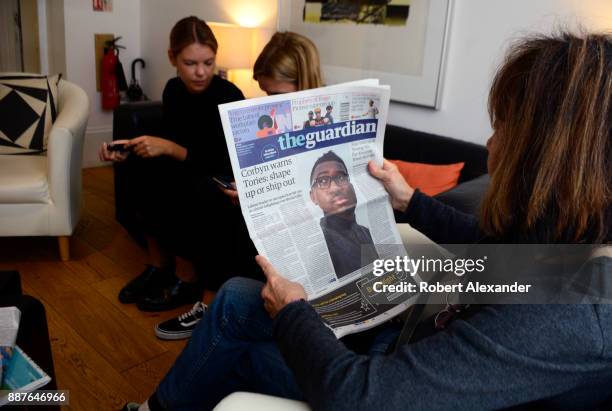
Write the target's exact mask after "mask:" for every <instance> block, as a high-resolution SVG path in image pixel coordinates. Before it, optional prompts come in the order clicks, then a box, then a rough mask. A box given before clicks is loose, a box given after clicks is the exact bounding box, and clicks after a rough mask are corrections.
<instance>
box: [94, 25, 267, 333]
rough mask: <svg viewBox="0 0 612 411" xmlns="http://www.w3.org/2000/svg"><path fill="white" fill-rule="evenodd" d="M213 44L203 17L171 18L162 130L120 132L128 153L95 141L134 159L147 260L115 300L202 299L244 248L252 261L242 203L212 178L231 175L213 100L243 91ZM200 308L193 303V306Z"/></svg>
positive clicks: (141, 304) (160, 303) (105, 154)
mask: <svg viewBox="0 0 612 411" xmlns="http://www.w3.org/2000/svg"><path fill="white" fill-rule="evenodd" d="M216 53H217V41H216V39H215V36H214V34H213V32H212V31H211V29H210V28H209V27H208V25H207V24H206V23H205V22H204V21H203V20H201V19H199V18H197V17H193V16H192V17H187V18H184V19H182V20H180V21H179V22H177V23H176V25H175V26H174V27H173V29H172V31H171V33H170V47H169V49H168V58H169V59H170V62H171V64H172V65H173V66H174V67H175V68H176V72H177V77H175V78H172V79H170V80H169V81H168V83H167V84H166V87H165V88H164V92H163V98H162V100H163V115H164V118H163V120H164V128H165V130H164V136H163V137H162V136H148V135H144V136H140V137H136V138H133V139H131V140H125V141H120V142H125V145H126V148H127V150H128V151H127V152H126V153H122V152H117V151H109V150H108V146H107V145H106V144H104V145H103V146H102V147H101V148H100V158H101V159H102V160H106V161H122V160H125V159H127V157H128V156H129V157H130V161H131V162H133V163H132V164H131V167H130V170H133V172H132V173H131V175H130V181H129V185H130V189H131V193H130V194H131V195H132V197H133V201H135V202H136V203H137V206H136V209H137V210H138V217H139V220H140V222H141V225H142V228H143V229H144V230H145V234H146V240H147V250H148V254H149V257H150V264H149V265H148V266H147V267H146V269H145V270H144V272H143V273H142V274H140V275H139V276H137V277H136V278H134V279H133V280H132V281H130V282H129V283H128V284H127V285H126V286H125V287H123V289H122V290H121V291H120V293H119V300H120V301H121V302H123V303H133V302H136V303H138V308H140V309H141V310H144V311H163V310H168V309H172V308H175V307H177V306H179V305H181V304H185V303H193V302H196V301H199V300H200V298H201V287H204V288H205V289H209V290H215V289H217V288H218V287H219V286H220V285H221V284H222V283H223V282H224V281H225V279H227V275H228V274H231V273H237V272H240V271H241V270H243V269H244V266H241V265H240V258H241V257H243V258H242V260H243V261H245V265H246V266H249V263H248V262H246V261H248V260H249V259H252V257H253V255H254V253H255V248H254V247H253V245H252V243H251V241H250V239H249V237H248V233H247V231H246V227H245V225H244V222H243V219H242V215H241V213H240V210H239V208H238V207H236V206H234V205H233V204H232V203H231V201H230V199H229V198H228V197H227V196H226V195H224V194H223V193H222V192H221V191H220V190H219V187H218V186H217V185H216V183H214V182H213V181H212V177H229V178H231V176H232V169H231V164H230V160H229V155H228V152H227V148H226V144H225V138H224V134H223V129H222V126H221V120H220V117H219V112H218V109H217V106H218V105H219V104H223V103H228V102H232V101H237V100H241V99H244V96H243V94H242V92H241V91H240V90H239V89H238V88H237V87H236V86H234V85H233V84H232V83H230V82H228V81H226V80H224V79H222V78H220V77H219V76H217V75H215V74H214V71H215V57H216ZM115 143H117V142H115ZM230 181H231V180H230ZM177 257H182V258H177ZM195 272H197V276H194V273H195ZM175 273H176V275H175ZM177 276H178V277H177ZM196 280H197V281H196ZM202 310H203V305H201V304H199V303H198V304H196V306H194V311H193V313H190V314H192V315H195V316H199V315H200V314H201V312H202ZM183 323H185V324H188V326H184V327H182V326H181V324H180V323H178V322H177V324H175V325H176V327H177V328H176V329H174V330H169V332H168V333H165V334H164V333H161V335H160V333H159V332H158V336H159V337H161V338H172V339H175V338H185V337H188V336H189V335H190V332H191V328H190V327H191V326H190V325H189V324H191V323H192V322H190V321H183ZM193 324H195V322H193ZM156 331H159V330H156Z"/></svg>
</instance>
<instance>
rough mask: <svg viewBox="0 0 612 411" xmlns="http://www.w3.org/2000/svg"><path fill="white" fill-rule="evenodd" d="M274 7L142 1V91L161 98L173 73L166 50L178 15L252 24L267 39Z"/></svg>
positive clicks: (262, 0) (211, 0)
mask: <svg viewBox="0 0 612 411" xmlns="http://www.w3.org/2000/svg"><path fill="white" fill-rule="evenodd" d="M116 1H117V0H116ZM276 8H277V0H257V1H255V0H175V1H168V0H144V1H142V3H141V39H142V57H143V58H144V59H145V61H146V63H147V67H146V69H145V70H143V71H142V75H141V78H142V86H143V90H144V92H145V93H146V94H147V95H148V96H149V98H151V99H153V100H158V99H161V94H162V91H163V89H164V85H165V84H166V82H167V81H168V79H170V78H171V77H173V76H175V75H176V74H175V71H174V69H173V67H172V66H171V65H170V62H169V61H168V55H167V52H166V51H167V49H168V36H169V34H170V30H171V29H172V26H174V24H175V23H176V22H177V21H178V20H180V19H181V18H183V17H187V16H191V15H194V16H197V17H199V18H201V19H204V20H205V21H214V22H221V23H234V24H250V23H252V24H255V25H257V27H260V28H262V29H263V31H265V32H268V36H267V38H269V37H270V36H271V35H272V33H273V32H274V31H275V29H276ZM249 19H251V20H249ZM267 38H266V39H265V41H264V44H265V42H267Z"/></svg>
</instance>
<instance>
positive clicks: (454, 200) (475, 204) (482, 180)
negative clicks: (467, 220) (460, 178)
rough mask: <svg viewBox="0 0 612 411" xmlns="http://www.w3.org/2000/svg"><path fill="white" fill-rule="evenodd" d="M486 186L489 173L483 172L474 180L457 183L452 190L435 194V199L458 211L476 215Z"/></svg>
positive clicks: (478, 212) (487, 185)
mask: <svg viewBox="0 0 612 411" xmlns="http://www.w3.org/2000/svg"><path fill="white" fill-rule="evenodd" d="M488 187H489V175H488V174H483V175H482V176H480V177H478V178H475V179H474V180H470V181H467V182H465V183H463V184H459V185H458V186H457V187H455V188H453V189H452V190H449V191H446V192H444V193H441V194H439V195H437V196H436V199H438V200H440V201H442V202H443V203H445V204H448V205H450V206H452V207H454V208H456V209H457V210H459V211H463V212H464V213H469V214H472V215H475V216H478V215H479V214H480V203H481V201H482V197H483V196H484V193H485V191H487V188H488Z"/></svg>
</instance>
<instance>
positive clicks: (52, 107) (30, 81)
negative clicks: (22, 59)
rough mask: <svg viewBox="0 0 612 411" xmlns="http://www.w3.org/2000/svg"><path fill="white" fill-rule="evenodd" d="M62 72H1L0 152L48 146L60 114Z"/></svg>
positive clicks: (28, 151) (29, 151) (38, 149)
mask: <svg viewBox="0 0 612 411" xmlns="http://www.w3.org/2000/svg"><path fill="white" fill-rule="evenodd" d="M60 77H61V76H60V75H56V76H52V77H47V76H36V75H31V74H23V73H14V74H13V73H11V74H2V75H0V154H32V153H41V152H43V151H45V150H46V149H47V138H48V136H49V131H50V130H51V125H52V124H53V122H54V121H55V118H56V116H57V106H58V104H57V96H58V92H57V89H58V86H57V85H58V83H59V80H60Z"/></svg>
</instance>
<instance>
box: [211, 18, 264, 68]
mask: <svg viewBox="0 0 612 411" xmlns="http://www.w3.org/2000/svg"><path fill="white" fill-rule="evenodd" d="M208 25H209V26H210V28H211V29H212V31H213V33H214V34H215V37H216V38H217V43H219V49H218V50H217V67H219V69H225V70H231V69H247V68H251V67H252V66H253V63H254V61H255V58H254V56H253V30H254V29H252V28H248V27H241V26H238V25H236V24H228V23H208Z"/></svg>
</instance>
